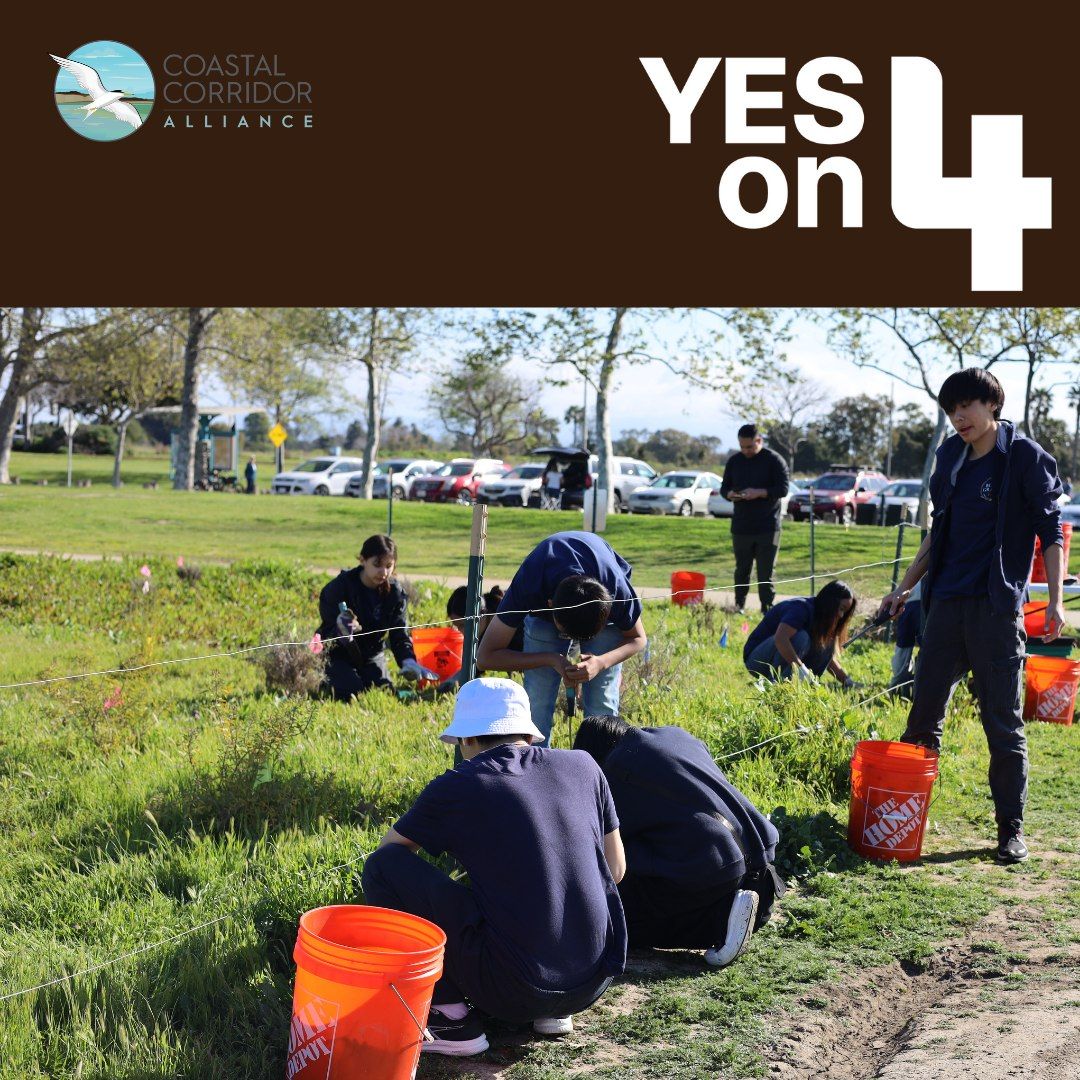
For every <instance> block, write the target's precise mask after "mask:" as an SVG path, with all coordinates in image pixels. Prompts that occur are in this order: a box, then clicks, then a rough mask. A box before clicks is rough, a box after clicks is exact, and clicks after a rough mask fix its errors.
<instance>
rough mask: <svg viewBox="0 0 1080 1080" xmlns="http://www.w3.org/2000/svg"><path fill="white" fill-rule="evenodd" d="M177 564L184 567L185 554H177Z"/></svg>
mask: <svg viewBox="0 0 1080 1080" xmlns="http://www.w3.org/2000/svg"><path fill="white" fill-rule="evenodd" d="M176 565H177V566H179V567H180V568H181V569H183V566H184V556H183V555H177V556H176Z"/></svg>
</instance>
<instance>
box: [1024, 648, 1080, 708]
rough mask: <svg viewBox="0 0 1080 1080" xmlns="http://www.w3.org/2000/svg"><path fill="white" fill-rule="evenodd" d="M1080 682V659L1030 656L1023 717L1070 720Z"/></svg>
mask: <svg viewBox="0 0 1080 1080" xmlns="http://www.w3.org/2000/svg"><path fill="white" fill-rule="evenodd" d="M1078 684H1080V661H1077V660H1067V659H1065V658H1064V657H1061V656H1029V657H1028V659H1027V678H1026V682H1025V684H1024V719H1025V720H1049V721H1050V723H1052V724H1071V723H1072V722H1073V709H1074V708H1075V707H1076V688H1077V685H1078Z"/></svg>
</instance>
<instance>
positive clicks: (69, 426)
mask: <svg viewBox="0 0 1080 1080" xmlns="http://www.w3.org/2000/svg"><path fill="white" fill-rule="evenodd" d="M61 426H62V427H63V429H64V434H65V435H66V436H67V444H68V475H67V486H68V487H71V454H72V446H73V440H74V438H75V432H76V430H77V429H78V427H79V421H78V420H76V419H75V414H74V413H73V412H72V411H71V410H70V409H68V411H67V416H65V417H64V421H63V423H62V425H61Z"/></svg>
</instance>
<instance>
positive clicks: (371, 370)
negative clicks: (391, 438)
mask: <svg viewBox="0 0 1080 1080" xmlns="http://www.w3.org/2000/svg"><path fill="white" fill-rule="evenodd" d="M428 315H429V313H428V312H427V311H426V309H423V308H382V307H370V308H334V309H324V310H323V311H322V312H321V320H322V322H321V328H320V335H319V339H320V341H321V342H322V344H323V347H324V348H325V349H326V351H327V352H328V353H329V354H330V355H332V356H334V357H336V358H338V359H339V360H342V361H345V362H346V363H349V364H353V365H359V366H360V367H362V368H363V369H364V373H365V375H366V377H367V395H366V398H367V410H366V415H365V417H364V424H365V431H366V434H367V438H366V440H365V442H364V465H363V470H362V473H361V475H362V478H363V497H364V498H365V499H370V498H371V489H372V485H373V483H374V481H375V464H376V461H377V458H378V454H379V442H380V437H381V433H382V415H383V411H384V409H385V408H386V397H387V391H388V390H389V386H390V379H391V378H392V376H394V375H395V374H397V373H398V372H401V371H403V370H404V369H405V366H406V364H407V363H408V361H409V360H410V359H411V358H412V356H413V355H414V353H415V352H416V349H417V348H418V346H419V343H420V338H421V334H422V331H423V324H424V321H425V319H426V318H427V317H428Z"/></svg>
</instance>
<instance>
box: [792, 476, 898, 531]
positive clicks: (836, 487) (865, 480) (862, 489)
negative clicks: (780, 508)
mask: <svg viewBox="0 0 1080 1080" xmlns="http://www.w3.org/2000/svg"><path fill="white" fill-rule="evenodd" d="M888 482H889V478H888V477H887V476H885V474H884V473H880V472H877V471H876V470H874V469H861V468H854V467H851V466H842V465H833V466H831V467H830V469H829V472H827V473H825V474H824V475H822V476H819V477H818V478H817V479H816V480H812V481H811V482H810V484H809V485H808V487H810V488H813V490H814V516H815V517H821V518H823V517H826V516H830V515H832V516H835V518H836V520H837V521H841V522H844V523H845V524H847V523H850V522H852V521H854V520H855V507H856V506H858V505H859V504H860V503H865V502H869V501H870V500H871V499H875V498H877V496H878V495H879V494H880V493H881V489H882V488H883V487H885V485H886V484H887V483H888ZM788 513H790V514H791V516H792V517H793V518H794V519H795V520H796V521H802V520H803V519H804V518H808V517H809V516H810V492H809V490H807V491H804V492H800V493H799V494H798V495H794V496H792V497H791V499H790V500H789V502H788Z"/></svg>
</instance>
